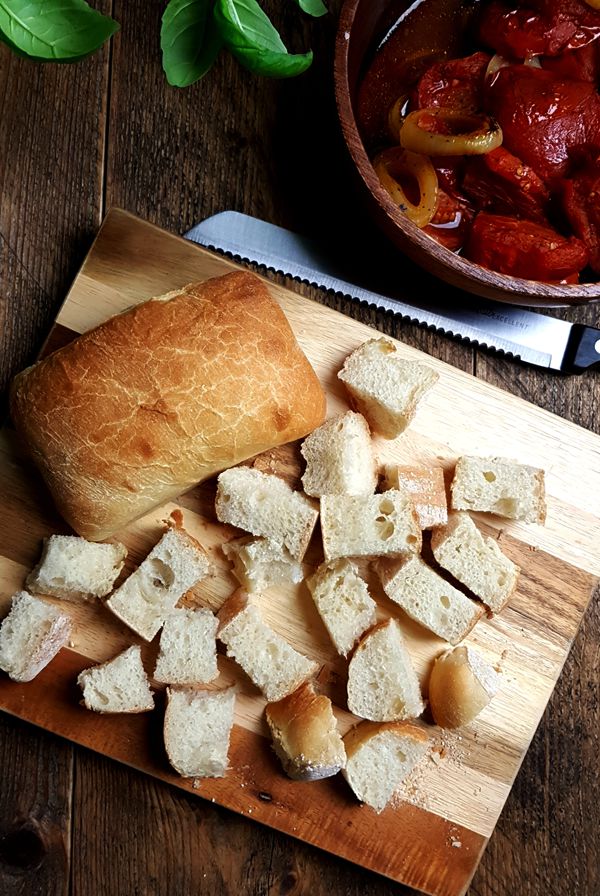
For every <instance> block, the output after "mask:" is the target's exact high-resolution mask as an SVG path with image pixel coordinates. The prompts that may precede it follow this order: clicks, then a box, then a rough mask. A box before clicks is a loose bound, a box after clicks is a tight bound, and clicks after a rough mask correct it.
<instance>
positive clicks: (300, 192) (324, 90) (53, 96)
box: [0, 0, 600, 896]
mask: <svg viewBox="0 0 600 896" xmlns="http://www.w3.org/2000/svg"><path fill="white" fill-rule="evenodd" d="M265 5H266V8H267V9H268V11H269V12H270V13H272V15H273V17H274V19H275V20H276V21H277V22H278V23H279V24H280V25H281V28H282V32H283V34H284V36H285V37H286V38H287V39H288V43H289V45H291V46H292V47H293V48H294V49H302V48H305V47H306V46H308V45H309V44H310V45H312V47H313V49H314V50H315V54H316V62H315V65H314V67H313V68H312V70H311V71H310V72H309V73H308V74H306V75H305V76H303V77H302V78H300V79H297V80H295V81H288V82H273V81H266V80H262V79H258V78H254V77H251V76H249V75H248V74H247V73H246V72H245V71H244V70H242V69H241V68H239V67H238V66H237V65H236V64H235V63H234V62H233V60H232V59H231V58H230V57H227V56H224V55H223V56H222V57H221V58H220V59H219V61H218V63H217V65H216V68H215V69H214V70H213V71H212V72H211V73H210V75H209V76H208V77H207V78H206V79H205V80H204V81H203V82H201V83H199V84H197V85H196V86H194V87H192V88H190V89H188V90H186V91H177V90H175V89H173V88H169V87H168V86H167V84H166V82H165V80H164V77H163V74H162V71H161V68H160V54H159V49H158V34H159V25H160V15H161V12H162V7H163V4H160V3H148V0H128V2H127V3H124V2H122V0H114V2H113V4H112V12H113V15H114V16H115V17H116V18H117V19H118V20H119V21H120V22H121V25H122V30H121V33H120V34H119V35H118V36H117V37H116V38H115V39H114V41H113V43H112V46H111V47H107V48H105V49H104V50H103V51H102V52H101V53H99V54H98V55H96V56H95V57H93V58H92V59H89V60H86V61H84V62H81V63H79V64H77V65H75V66H52V65H45V66H38V65H35V64H31V63H28V62H26V61H23V60H19V59H17V58H16V57H14V56H12V55H11V54H10V53H9V52H8V50H7V49H6V48H5V47H1V46H0V333H1V337H0V338H1V342H0V389H1V390H2V393H3V394H5V388H6V385H7V383H8V381H9V378H10V376H11V374H12V373H13V372H15V371H16V370H18V369H19V368H20V367H21V366H23V365H24V364H25V363H26V362H27V361H28V360H29V359H30V358H31V357H32V356H33V355H34V353H35V351H36V349H37V347H39V345H40V342H41V340H42V338H43V336H44V334H45V333H46V331H47V330H48V328H49V326H50V323H51V321H52V319H53V317H54V315H55V313H56V310H57V308H58V306H59V305H60V302H61V300H62V298H63V297H64V295H65V291H66V289H67V287H68V285H69V282H70V281H71V279H72V278H73V276H74V274H75V272H76V271H77V268H78V266H79V264H80V263H81V261H82V259H83V257H84V255H85V252H86V251H87V249H88V248H89V246H90V243H91V240H92V238H93V236H94V234H95V232H96V230H97V228H98V226H99V224H100V222H101V220H102V217H103V215H104V213H105V211H106V209H107V208H108V207H110V206H111V205H117V206H121V207H123V208H126V209H128V210H130V211H132V212H135V213H136V214H138V215H140V216H142V217H144V218H147V219H148V220H150V221H152V222H154V223H156V224H158V225H160V226H162V227H164V228H167V229H169V230H172V231H174V232H176V233H181V232H184V231H185V230H187V229H188V228H189V227H190V226H191V225H192V224H194V223H196V222H197V221H199V220H201V219H202V218H204V217H206V216H207V215H210V214H212V213H214V212H216V211H220V210H222V209H225V208H233V209H237V210H239V211H244V212H247V213H250V214H254V215H258V216H260V217H263V218H266V219H268V220H271V221H273V222H275V223H279V224H282V225H285V226H288V227H292V228H295V229H297V230H303V231H306V232H312V233H313V234H315V235H316V236H317V237H319V238H320V239H322V240H323V241H325V242H327V243H329V244H332V245H333V244H335V245H337V247H338V248H339V247H342V249H343V248H344V247H345V246H352V245H353V242H356V241H357V238H358V240H359V241H360V240H362V239H363V234H364V245H370V240H372V235H371V233H370V231H369V229H368V225H366V224H365V223H364V221H363V219H362V214H361V211H360V208H359V205H358V203H357V201H356V199H355V197H354V195H353V193H352V191H351V188H350V187H349V182H348V181H347V180H346V178H345V169H344V164H343V160H344V154H343V148H342V147H341V145H340V138H339V136H338V133H337V128H336V119H335V108H334V101H333V88H332V76H331V72H332V56H333V38H334V32H335V19H336V15H335V14H334V15H331V16H328V17H327V18H326V19H323V20H320V21H317V22H312V21H310V20H308V19H306V18H302V17H301V16H300V14H299V12H298V10H297V7H296V6H295V5H294V4H293V3H290V2H287V3H285V4H283V3H281V2H280V3H275V2H274V0H271V2H268V3H266V4H265ZM96 6H97V7H98V8H101V9H102V10H103V11H105V12H110V9H111V4H110V3H109V2H108V0H100V2H98V3H96ZM332 6H333V9H334V12H335V11H337V8H338V4H337V3H333V4H332ZM349 251H351V250H349ZM373 263H374V264H377V262H376V261H374V262H373ZM395 265H396V266H397V276H398V277H399V278H403V277H405V276H410V275H412V276H414V273H413V272H411V271H410V270H409V269H407V268H406V267H405V265H404V264H403V262H402V260H401V259H397V260H396V262H395ZM440 289H443V287H440ZM309 294H311V293H310V292H309ZM312 295H313V296H314V297H317V298H320V299H322V300H324V301H327V302H328V303H329V304H333V305H334V306H335V307H338V308H339V309H340V310H343V311H344V312H346V313H348V314H352V315H353V316H355V317H357V318H360V319H362V320H364V321H366V322H367V323H370V324H371V325H373V326H376V327H378V328H379V329H382V330H385V331H386V332H389V333H392V334H393V335H394V336H397V337H398V338H401V339H403V340H405V341H406V342H409V343H410V344H412V345H416V346H418V347H419V348H421V349H423V350H425V351H427V352H429V353H430V354H432V355H434V356H436V357H439V358H443V359H444V360H446V361H448V362H450V363H451V364H454V365H456V366H458V367H461V368H463V369H466V370H469V371H472V372H473V373H475V374H476V375H477V376H479V377H482V378H484V379H486V380H487V381H489V382H492V383H495V384H496V385H498V386H500V387H502V388H504V389H507V390H509V391H512V392H515V393H518V394H519V395H521V396H522V397H524V398H526V399H528V400H529V401H532V402H534V403H536V404H539V405H541V406H542V407H545V408H547V409H548V410H551V411H554V412H555V413H557V414H560V415H561V416H563V417H566V418H568V419H570V420H573V421H574V422H576V423H578V424H580V425H581V426H584V427H587V428H589V429H594V430H595V431H596V432H600V374H598V373H595V374H594V373H590V374H588V375H585V376H583V377H578V378H571V379H567V378H563V377H561V376H557V375H554V374H549V373H545V372H537V371H535V370H528V369H525V368H523V367H520V366H518V365H515V364H513V363H511V362H509V361H504V360H500V359H497V358H493V357H491V356H489V355H484V354H482V353H477V352H474V351H472V350H470V349H467V348H465V347H463V346H460V345H458V344H456V343H453V342H450V341H448V340H445V339H442V338H440V337H437V336H435V335H432V334H428V333H425V332H423V331H420V330H418V329H416V328H413V327H409V326H403V325H400V324H396V323H394V322H393V321H391V320H390V319H389V318H384V317H383V316H382V315H379V314H376V313H374V312H370V311H368V310H364V309H360V308H357V307H355V306H354V305H351V304H350V303H348V302H345V301H343V300H336V299H334V298H328V297H326V296H317V295H315V294H314V293H312ZM565 316H568V317H569V318H570V319H576V320H579V321H582V322H588V323H592V324H598V323H599V322H600V310H599V309H598V308H591V307H590V308H587V309H585V310H576V311H571V312H568V313H565ZM582 475H585V471H582ZM598 549H599V550H600V536H599V545H598ZM599 673H600V611H599V608H598V604H597V603H595V604H594V605H592V606H591V607H590V609H589V611H588V613H587V616H586V617H585V619H584V622H583V625H582V627H581V630H580V632H579V635H578V637H577V640H576V642H575V645H574V648H573V650H572V653H571V655H570V657H569V659H568V661H567V663H566V665H565V668H564V671H563V674H562V677H561V679H560V681H559V684H558V686H557V688H556V691H555V693H554V696H553V698H552V700H551V702H550V704H549V707H548V710H547V712H546V714H545V716H544V718H543V720H542V722H541V724H540V727H539V730H538V732H537V734H536V736H535V739H534V741H533V744H532V746H531V749H530V750H529V753H528V755H527V757H526V759H525V762H524V764H523V767H522V769H521V772H520V774H519V776H518V778H517V780H516V783H515V785H514V788H513V790H512V793H511V795H510V797H509V800H508V802H507V805H506V808H505V811H504V813H503V815H502V818H501V820H500V823H499V825H498V827H497V829H496V832H495V834H494V836H493V838H492V840H491V842H490V844H489V847H488V849H487V851H486V853H485V855H484V857H483V860H482V863H481V866H480V868H479V871H478V872H477V874H476V876H475V879H474V882H473V885H472V888H471V891H470V894H471V896H542V894H543V896H598V894H600V842H599V836H598V831H599V829H600V786H599V785H600V774H599V768H600V764H599V763H598V747H599V732H600V703H599V693H600V686H599V681H600V674H599ZM0 767H1V769H2V772H1V776H0V782H1V783H0V894H1V896H17V894H19V896H36V894H40V896H41V894H43V896H50V894H65V893H72V894H77V896H79V894H86V896H87V894H89V896H103V894H109V896H125V894H127V896H133V894H161V896H163V894H168V896H191V894H225V893H227V894H242V893H243V894H261V896H263V894H264V896H266V894H269V896H276V894H277V896H279V894H281V896H283V894H293V893H298V894H300V893H302V894H306V896H325V894H327V896H334V894H335V896H338V894H340V896H341V894H344V896H354V894H356V896H358V894H361V896H363V894H365V893H368V894H371V896H384V894H391V893H400V892H402V891H403V890H402V888H401V887H398V886H394V885H392V884H390V883H389V882H388V881H386V880H384V879H382V878H378V877H376V876H375V875H373V874H369V873H366V872H363V871H361V870H360V869H359V868H357V867H354V866H351V865H349V864H347V863H345V862H343V861H340V860H337V859H335V858H332V857H330V856H328V855H326V854H324V853H321V852H319V851H317V850H315V849H312V848H309V847H306V846H304V845H303V844H301V843H298V842H295V841H293V840H290V839H288V838H287V837H284V836H282V835H279V834H276V833H273V832H272V831H269V830H267V829H265V828H262V827H260V826H258V825H255V824H253V823H252V822H251V821H248V820H247V819H245V818H240V817H237V816H235V815H233V814H231V813H229V812H226V811H224V810H221V809H219V808H217V807H215V806H213V805H211V804H206V803H204V802H203V801H202V800H200V799H194V798H192V797H188V796H186V795H185V794H183V793H180V792H175V791H174V790H172V789H170V788H169V787H167V786H165V785H162V784H160V783H157V782H156V781H152V780H147V779H146V778H145V777H143V776H142V775H140V774H137V773H134V772H132V771H130V770H128V769H127V768H123V767H121V766H119V765H117V764H115V763H112V762H109V761H107V760H104V759H102V758H100V757H98V756H96V755H94V754H92V753H89V752H86V751H85V750H81V749H77V748H74V747H72V746H71V745H70V744H68V743H66V742H63V741H61V740H59V739H57V738H55V737H51V736H49V735H46V734H45V733H43V732H41V731H38V730H35V729H33V728H31V727H29V726H27V725H25V724H20V723H18V722H16V721H13V720H12V719H9V718H6V717H0Z"/></svg>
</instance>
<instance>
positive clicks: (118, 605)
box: [106, 525, 210, 641]
mask: <svg viewBox="0 0 600 896" xmlns="http://www.w3.org/2000/svg"><path fill="white" fill-rule="evenodd" d="M209 570H210V565H209V562H208V556H207V554H206V552H205V550H204V548H203V547H202V545H200V544H199V543H198V542H197V541H196V539H195V538H192V536H191V535H189V534H188V533H187V532H186V531H185V530H184V529H183V528H182V527H181V526H178V525H169V527H168V528H167V531H166V532H165V534H164V535H163V537H162V538H161V539H160V541H159V542H158V544H156V545H155V546H154V547H153V548H152V550H151V551H150V553H149V554H148V556H147V557H146V559H145V560H144V561H143V562H142V563H141V564H140V566H138V568H137V569H136V571H135V572H133V573H132V574H131V575H130V576H129V578H127V579H125V581H124V582H123V584H122V585H121V586H120V587H119V588H117V590H116V591H115V592H114V594H113V595H112V596H111V597H110V598H109V599H108V600H107V602H106V606H107V607H108V608H109V610H111V611H112V612H113V613H114V614H115V616H117V617H118V618H119V619H120V620H121V621H122V622H124V623H125V625H128V626H129V628H131V629H133V631H134V632H136V633H137V634H138V635H140V637H142V638H144V639H145V640H146V641H151V640H152V638H153V637H154V636H155V635H156V633H157V632H158V631H159V630H160V628H161V626H162V624H163V622H164V621H165V619H166V617H167V616H168V615H169V613H170V612H171V611H172V610H173V607H174V606H175V604H176V603H177V601H178V600H179V599H180V598H181V597H183V595H184V594H185V593H186V591H189V589H190V588H192V587H193V586H194V585H196V584H197V582H199V581H201V579H204V578H205V577H206V576H207V575H208V573H209Z"/></svg>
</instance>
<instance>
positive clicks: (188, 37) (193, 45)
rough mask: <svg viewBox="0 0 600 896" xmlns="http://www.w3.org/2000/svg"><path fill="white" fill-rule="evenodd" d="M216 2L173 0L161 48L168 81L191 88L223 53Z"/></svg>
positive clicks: (168, 12) (169, 5) (161, 38)
mask: <svg viewBox="0 0 600 896" xmlns="http://www.w3.org/2000/svg"><path fill="white" fill-rule="evenodd" d="M212 7H213V0H170V2H169V4H168V6H167V8H166V9H165V12H164V15H163V17H162V25H161V29H160V46H161V50H162V64H163V69H164V70H165V74H166V76H167V81H168V82H169V84H171V85H172V86H173V87H188V86H189V85H190V84H193V83H194V82H195V81H198V80H199V79H200V78H202V77H203V76H204V75H205V74H206V73H207V71H208V70H209V68H210V67H211V65H212V64H213V62H214V61H215V59H216V58H217V55H218V53H219V50H220V49H221V46H222V41H221V36H220V34H219V32H218V30H217V26H216V23H215V20H214V18H213V16H212Z"/></svg>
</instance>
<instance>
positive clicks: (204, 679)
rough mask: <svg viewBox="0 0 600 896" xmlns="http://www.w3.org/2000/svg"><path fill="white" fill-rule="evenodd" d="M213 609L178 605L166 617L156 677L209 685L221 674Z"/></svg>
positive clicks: (173, 681) (182, 682) (155, 672)
mask: <svg viewBox="0 0 600 896" xmlns="http://www.w3.org/2000/svg"><path fill="white" fill-rule="evenodd" d="M218 625H219V621H218V619H217V617H216V616H215V615H214V613H211V611H210V610H206V609H198V610H191V609H186V608H183V607H181V608H179V609H175V610H173V611H172V613H171V614H170V615H169V616H167V618H166V619H165V624H164V626H163V629H162V631H161V633H160V652H159V654H158V659H157V661H156V668H155V670H154V678H155V679H156V681H161V682H164V683H165V684H179V685H192V684H207V683H208V682H210V681H213V679H215V678H216V677H217V676H218V674H219V669H218V668H217V627H218Z"/></svg>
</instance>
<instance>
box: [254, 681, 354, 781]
mask: <svg viewBox="0 0 600 896" xmlns="http://www.w3.org/2000/svg"><path fill="white" fill-rule="evenodd" d="M265 715H266V718H267V723H268V725H269V728H270V730H271V737H272V739H273V749H274V750H275V753H276V754H277V756H278V758H279V760H280V761H281V764H282V766H283V768H284V771H285V773H286V774H287V775H288V776H289V777H290V778H293V779H294V780H295V781H316V780H318V779H319V778H330V777H331V776H332V775H336V774H337V773H338V772H339V771H340V769H342V768H343V767H344V765H345V763H346V752H345V750H344V744H343V741H342V738H341V736H340V733H339V731H338V728H337V722H336V718H335V716H334V714H333V711H332V708H331V700H330V699H329V697H325V696H324V695H323V694H316V693H315V689H314V687H313V685H312V683H311V682H305V683H304V684H302V685H300V687H299V688H298V689H297V690H295V691H294V692H293V693H292V694H289V695H288V696H287V697H284V698H283V700H278V701H277V702H276V703H268V704H267V706H266V709H265Z"/></svg>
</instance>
